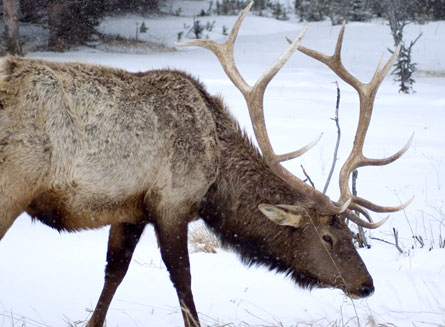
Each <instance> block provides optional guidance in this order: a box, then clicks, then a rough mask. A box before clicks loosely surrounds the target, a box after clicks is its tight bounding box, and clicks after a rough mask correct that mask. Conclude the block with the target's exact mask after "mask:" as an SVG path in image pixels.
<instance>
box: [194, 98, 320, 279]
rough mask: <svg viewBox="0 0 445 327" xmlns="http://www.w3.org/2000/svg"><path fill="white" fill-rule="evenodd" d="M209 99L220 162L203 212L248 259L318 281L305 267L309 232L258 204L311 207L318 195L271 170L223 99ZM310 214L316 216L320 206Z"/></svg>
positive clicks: (225, 242) (228, 243)
mask: <svg viewBox="0 0 445 327" xmlns="http://www.w3.org/2000/svg"><path fill="white" fill-rule="evenodd" d="M208 103H210V106H209V109H210V110H212V112H213V114H214V116H215V122H216V124H217V134H218V137H219V142H220V144H219V147H220V151H221V153H220V158H221V162H220V164H219V173H218V176H217V179H216V181H215V183H214V184H213V185H212V186H211V188H210V189H209V191H208V192H207V194H206V196H205V197H204V199H203V201H202V204H201V209H200V217H201V218H202V219H203V220H204V222H205V223H206V225H207V226H208V227H209V228H210V229H211V230H212V231H213V232H214V233H215V234H216V235H217V236H218V237H219V238H220V240H221V241H222V243H223V245H224V246H227V247H229V248H231V249H232V250H234V251H235V252H237V253H238V254H239V255H240V257H241V260H242V261H243V262H244V263H246V264H248V265H252V264H259V265H265V266H266V267H268V268H269V269H271V270H276V271H280V272H284V273H286V274H289V275H291V277H292V278H293V279H294V280H295V281H296V282H298V283H299V284H300V285H301V286H306V287H311V286H313V285H314V284H315V283H316V281H315V280H314V279H312V278H311V277H310V276H309V275H308V274H307V272H306V271H305V267H304V265H305V264H304V262H305V259H303V257H304V255H305V254H304V252H305V250H304V244H302V243H304V241H303V238H304V237H303V235H302V234H303V233H304V231H303V230H301V229H300V230H296V229H294V228H290V227H283V226H279V225H277V224H275V223H273V222H271V221H270V220H269V219H268V218H266V217H265V216H264V215H263V214H262V213H261V212H260V210H258V205H259V204H260V203H268V204H302V205H305V206H306V207H307V208H308V211H309V212H310V211H311V210H313V209H311V208H314V201H315V200H314V199H313V197H311V196H310V195H308V194H306V193H305V191H301V192H300V191H298V190H295V189H293V188H292V187H291V186H289V185H288V184H287V183H285V182H284V181H283V180H282V179H281V178H280V177H278V176H277V175H275V174H274V173H273V172H272V170H271V169H270V168H269V166H268V165H267V164H266V162H265V161H264V159H263V158H262V156H261V154H260V153H259V151H258V150H257V148H256V147H255V146H254V145H253V144H252V143H251V141H250V140H249V138H248V137H247V136H246V134H245V133H244V132H243V131H242V130H241V129H240V127H239V125H238V124H237V122H236V120H235V119H234V118H233V117H232V116H231V115H230V113H229V112H228V110H227V109H226V108H225V107H224V105H223V104H222V101H221V100H220V99H218V98H212V97H210V98H208ZM311 215H313V216H314V217H315V215H316V213H315V211H314V213H313V214H311ZM299 235H300V236H301V237H299ZM299 249H300V250H299ZM298 253H300V254H298ZM298 266H301V269H298V268H297V267H298ZM296 268H297V269H296Z"/></svg>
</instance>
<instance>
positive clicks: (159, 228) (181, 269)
mask: <svg viewBox="0 0 445 327" xmlns="http://www.w3.org/2000/svg"><path fill="white" fill-rule="evenodd" d="M156 232H157V235H158V240H159V246H160V248H161V255H162V259H163V261H164V263H165V265H166V266H167V269H168V271H169V273H170V279H171V281H172V282H173V285H174V287H175V289H176V293H177V294H178V299H179V304H180V306H181V311H182V316H183V318H184V325H185V327H199V326H200V324H199V318H198V313H197V311H196V308H195V302H194V301H193V294H192V289H191V282H192V280H191V274H190V261H189V254H188V249H187V221H186V220H185V219H184V220H182V221H180V219H178V222H177V223H175V224H162V223H161V224H156Z"/></svg>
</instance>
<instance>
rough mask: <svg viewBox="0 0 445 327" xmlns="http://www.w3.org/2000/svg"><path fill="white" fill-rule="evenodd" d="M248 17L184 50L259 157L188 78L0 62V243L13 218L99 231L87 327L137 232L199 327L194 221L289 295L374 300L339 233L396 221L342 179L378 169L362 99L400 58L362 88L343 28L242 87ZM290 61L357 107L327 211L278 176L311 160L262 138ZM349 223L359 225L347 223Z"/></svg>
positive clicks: (347, 235) (97, 318)
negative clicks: (231, 91)
mask: <svg viewBox="0 0 445 327" xmlns="http://www.w3.org/2000/svg"><path fill="white" fill-rule="evenodd" d="M251 5H252V3H251V4H249V5H248V6H247V7H246V9H244V11H243V12H242V13H241V14H240V16H239V17H238V19H237V21H236V22H235V24H234V27H233V29H232V31H231V34H230V35H229V37H228V39H227V41H226V42H225V43H222V44H219V43H216V42H214V41H209V40H205V41H204V40H190V41H187V42H185V43H182V44H180V45H182V46H184V45H187V46H191V45H193V46H201V47H205V48H207V49H210V50H211V51H212V52H214V53H215V55H216V56H217V58H218V59H219V61H220V63H221V65H222V67H223V69H224V71H225V72H226V74H227V75H228V77H229V78H230V79H231V80H232V82H233V83H234V84H235V86H236V87H237V88H238V89H239V90H240V91H241V93H242V94H243V96H244V97H245V99H246V102H247V107H248V110H249V113H250V116H251V120H252V123H253V126H254V133H255V136H256V139H257V141H258V144H259V148H260V149H259V150H258V149H257V148H256V147H255V146H254V145H253V144H252V142H251V141H250V139H249V138H248V136H246V134H245V133H244V132H243V131H242V130H241V129H240V127H239V125H238V123H237V122H236V120H235V119H234V118H233V117H232V116H231V114H230V113H229V111H228V109H227V108H226V107H225V105H224V104H223V102H222V100H221V99H220V98H218V97H214V96H211V95H209V94H208V93H207V91H206V90H205V88H204V86H203V85H202V84H200V82H198V81H197V80H196V79H194V78H193V77H191V76H189V75H188V74H186V73H183V72H179V71H175V70H152V71H148V72H145V73H129V72H126V71H123V70H119V69H114V68H106V67H102V66H95V65H87V64H81V63H55V62H48V61H43V60H37V59H24V58H18V57H4V58H2V59H1V62H0V110H1V111H0V164H1V165H0V169H1V172H0V190H1V197H0V207H1V208H2V211H1V213H0V238H2V237H3V235H4V234H5V233H6V232H7V230H8V228H9V227H10V226H11V225H12V223H13V222H14V220H15V219H16V218H17V217H18V215H19V214H20V213H22V212H27V213H28V214H29V215H30V216H31V217H33V219H37V220H39V221H41V222H43V223H44V224H46V225H49V226H50V227H53V228H55V229H57V230H64V231H69V232H71V231H78V230H83V229H90V228H97V227H100V226H104V225H110V226H111V227H110V232H109V241H108V251H107V264H106V268H105V281H104V287H103V290H102V293H101V294H100V297H99V300H98V302H97V306H96V308H95V310H94V313H93V315H92V317H91V319H90V320H89V322H88V326H89V327H99V326H103V324H104V321H105V317H106V313H107V310H108V307H109V305H110V303H111V300H112V298H113V295H114V293H115V292H116V290H117V287H118V286H119V284H120V283H121V281H122V280H123V278H124V276H125V274H126V272H127V269H128V266H129V264H130V261H131V257H132V255H133V252H134V249H135V247H136V245H137V243H138V241H139V238H140V236H141V234H142V232H143V230H144V228H145V226H146V225H147V224H152V225H154V228H155V231H156V235H157V237H158V243H159V247H160V251H161V255H162V259H163V261H164V263H165V265H166V267H167V269H168V271H169V274H170V278H171V281H172V283H173V285H174V287H175V289H176V291H177V296H178V299H179V303H180V307H181V309H182V314H183V318H184V325H185V326H186V327H197V326H199V319H198V314H197V310H196V308H195V304H194V301H193V295H192V291H191V273H190V263H189V255H188V251H187V225H188V223H189V222H190V221H192V220H195V219H197V218H202V219H203V221H204V222H205V223H206V224H207V226H209V228H210V229H211V230H212V231H213V232H214V233H215V234H216V235H218V237H219V238H220V239H221V240H222V242H223V243H224V244H225V245H227V246H229V247H230V248H232V249H233V250H234V251H235V252H237V253H239V254H240V257H241V259H242V260H243V261H244V262H245V263H247V264H253V263H255V264H262V265H265V266H267V267H269V268H270V269H271V270H276V271H279V272H283V273H285V274H288V275H289V276H290V277H291V278H292V279H293V280H294V281H295V282H296V284H298V285H300V286H302V287H307V288H312V287H334V288H339V289H341V290H343V291H344V292H345V294H347V295H348V296H350V297H352V298H363V297H367V296H370V295H371V294H372V293H373V292H374V285H373V280H372V278H371V276H370V275H369V273H368V271H367V269H366V266H365V264H364V263H363V261H362V260H361V258H360V256H359V254H358V253H357V251H356V249H355V248H354V245H353V242H352V233H351V231H350V230H349V228H348V226H347V224H346V222H345V221H346V219H349V220H352V221H353V222H355V223H356V224H358V225H360V226H363V227H365V228H377V227H379V226H380V225H381V224H383V223H384V221H385V219H383V220H381V221H379V222H372V220H371V217H370V213H369V211H373V212H380V213H381V212H394V211H398V210H401V209H403V208H405V207H406V206H407V205H408V204H409V202H407V203H405V204H403V205H399V206H394V207H387V206H379V205H377V204H374V203H372V202H370V201H368V200H365V199H363V198H360V197H357V196H354V195H352V194H351V192H350V190H349V186H348V180H349V175H350V174H351V172H352V170H353V169H355V168H357V167H361V166H369V165H386V164H388V163H390V162H393V161H394V160H396V159H398V158H399V157H400V156H401V155H402V154H403V153H404V152H405V151H406V150H407V149H408V147H409V144H410V142H408V144H407V145H406V146H405V147H404V148H403V149H402V150H400V151H399V152H397V153H396V154H394V155H393V156H390V157H388V158H384V159H369V158H367V157H365V156H364V155H363V151H362V150H363V145H364V140H365V136H366V132H367V129H368V126H369V123H370V118H371V113H372V108H373V102H374V98H375V96H376V92H377V89H378V87H379V85H380V84H381V82H382V80H383V78H384V77H385V75H386V74H387V73H388V70H389V69H390V67H391V65H392V64H393V62H394V60H395V58H396V57H397V55H398V52H399V48H397V49H396V51H394V54H393V55H392V57H391V58H390V59H389V61H388V62H387V63H386V64H385V65H384V66H383V67H382V65H381V64H379V67H378V68H377V71H376V73H375V75H374V76H373V78H372V80H371V81H370V82H369V83H368V84H363V83H361V82H360V81H358V80H357V79H356V78H355V77H353V76H352V75H351V74H350V73H349V72H348V71H347V70H346V69H345V68H344V66H343V64H342V61H341V56H340V53H341V46H342V41H343V34H344V30H345V25H343V27H342V29H341V32H340V34H339V37H338V41H337V45H336V48H335V52H334V55H332V56H326V55H324V54H321V53H319V52H317V51H314V50H311V49H308V48H305V47H303V46H301V45H300V41H301V38H302V34H301V35H300V36H298V37H297V38H296V39H295V40H294V41H292V42H291V45H290V46H289V48H288V49H287V50H286V51H285V52H284V54H283V55H282V56H281V57H280V58H279V59H278V61H277V62H276V63H275V64H274V65H273V66H272V67H271V68H270V69H269V70H267V71H266V73H264V75H263V76H262V77H261V78H260V79H259V80H258V81H257V82H256V83H255V85H254V86H250V85H248V84H247V83H246V82H245V80H244V79H243V77H242V76H241V75H240V73H239V71H238V69H237V68H236V65H235V62H234V57H233V48H234V43H235V40H236V37H237V34H238V30H239V28H240V25H241V23H242V21H243V19H244V17H245V16H246V15H247V13H248V11H249V9H250V7H251ZM297 49H298V50H300V51H301V52H303V53H304V54H306V55H309V56H311V57H313V58H315V59H316V60H319V61H320V62H322V63H325V64H326V65H328V66H329V67H330V68H331V69H332V71H334V72H335V73H337V74H338V75H339V76H340V77H341V78H342V79H343V80H345V81H346V82H347V83H349V84H350V85H352V86H353V87H354V88H355V89H356V90H357V92H358V94H359V97H360V117H359V123H358V127H357V131H356V135H355V140H354V145H353V148H352V151H351V154H350V155H349V157H348V158H347V160H346V162H345V164H344V165H343V167H342V168H341V171H340V178H339V183H340V191H341V196H340V198H339V199H338V200H337V201H333V200H331V199H330V198H329V197H327V196H326V195H324V194H322V193H320V192H319V191H317V190H315V189H313V188H312V187H310V186H308V185H307V184H305V183H304V182H302V181H301V180H300V179H298V178H297V177H296V176H294V175H292V174H291V173H290V172H289V171H288V170H286V169H285V168H284V167H283V166H282V165H281V162H282V161H284V160H289V159H291V158H295V157H297V156H299V155H301V154H302V153H304V152H305V151H307V150H308V149H309V148H310V147H311V146H312V144H311V145H308V146H305V147H303V148H302V149H301V150H298V151H295V152H292V153H290V154H285V155H276V154H275V153H274V151H273V149H272V146H271V143H270V140H269V138H268V134H267V131H266V127H265V121H264V114H263V95H264V92H265V89H266V87H267V85H268V83H269V82H270V80H271V79H272V78H273V77H274V76H275V74H276V73H277V72H278V71H279V70H280V69H281V67H282V66H283V65H284V64H285V62H286V61H287V60H288V59H289V57H290V56H291V55H292V54H293V53H294V52H295V51H296V50H297ZM357 212H359V213H361V214H363V215H364V217H365V219H362V218H360V217H359V215H358V214H357Z"/></svg>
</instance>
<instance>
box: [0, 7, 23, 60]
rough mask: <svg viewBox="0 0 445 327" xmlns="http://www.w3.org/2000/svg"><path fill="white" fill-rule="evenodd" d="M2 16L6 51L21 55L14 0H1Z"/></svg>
mask: <svg viewBox="0 0 445 327" xmlns="http://www.w3.org/2000/svg"><path fill="white" fill-rule="evenodd" d="M3 17H4V21H5V29H6V51H7V52H8V53H10V54H15V55H22V54H23V53H22V45H21V43H20V34H19V19H18V16H17V7H16V6H15V0H3Z"/></svg>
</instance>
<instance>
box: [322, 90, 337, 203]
mask: <svg viewBox="0 0 445 327" xmlns="http://www.w3.org/2000/svg"><path fill="white" fill-rule="evenodd" d="M335 84H337V103H336V105H335V118H331V119H332V120H333V121H335V125H336V126H337V143H336V144H335V149H334V157H333V158H332V165H331V170H330V171H329V175H328V178H327V180H326V183H325V185H324V187H323V194H326V191H327V190H328V186H329V183H330V182H331V178H332V174H333V173H334V169H335V163H336V162H337V159H338V158H337V154H338V148H339V146H340V137H341V129H340V122H339V119H338V110H339V108H340V87H339V86H338V82H335Z"/></svg>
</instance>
